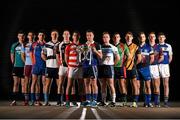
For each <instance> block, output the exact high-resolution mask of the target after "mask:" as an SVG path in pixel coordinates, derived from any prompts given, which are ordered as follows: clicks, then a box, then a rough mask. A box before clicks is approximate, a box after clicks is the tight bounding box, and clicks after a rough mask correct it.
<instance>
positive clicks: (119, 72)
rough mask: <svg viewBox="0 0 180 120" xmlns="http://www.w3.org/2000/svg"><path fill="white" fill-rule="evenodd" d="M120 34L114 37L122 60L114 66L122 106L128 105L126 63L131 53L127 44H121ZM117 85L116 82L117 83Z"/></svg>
mask: <svg viewBox="0 0 180 120" xmlns="http://www.w3.org/2000/svg"><path fill="white" fill-rule="evenodd" d="M120 39H121V37H120V34H119V33H115V34H114V35H113V43H114V45H115V46H116V47H117V49H118V54H119V56H120V60H119V61H118V62H117V64H115V65H114V72H115V75H114V78H115V80H118V82H119V91H120V93H121V96H122V97H121V101H122V106H124V105H126V104H127V84H126V68H125V61H126V60H128V59H129V56H130V52H129V49H128V47H127V45H126V44H123V43H122V42H120ZM115 83H116V81H115Z"/></svg>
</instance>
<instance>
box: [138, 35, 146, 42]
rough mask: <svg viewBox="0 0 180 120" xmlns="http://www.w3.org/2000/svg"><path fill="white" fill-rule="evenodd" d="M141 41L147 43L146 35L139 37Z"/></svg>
mask: <svg viewBox="0 0 180 120" xmlns="http://www.w3.org/2000/svg"><path fill="white" fill-rule="evenodd" d="M139 40H140V42H142V43H143V42H145V41H146V36H145V34H141V35H140V36H139Z"/></svg>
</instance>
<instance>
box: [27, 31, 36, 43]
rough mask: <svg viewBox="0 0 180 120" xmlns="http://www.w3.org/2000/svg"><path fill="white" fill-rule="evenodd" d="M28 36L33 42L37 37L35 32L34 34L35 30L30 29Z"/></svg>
mask: <svg viewBox="0 0 180 120" xmlns="http://www.w3.org/2000/svg"><path fill="white" fill-rule="evenodd" d="M27 38H28V40H29V41H31V42H33V41H34V39H35V34H34V32H33V31H29V32H28V35H27Z"/></svg>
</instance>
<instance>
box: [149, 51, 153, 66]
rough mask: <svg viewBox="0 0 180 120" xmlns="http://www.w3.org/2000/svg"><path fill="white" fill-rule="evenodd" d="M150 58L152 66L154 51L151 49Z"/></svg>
mask: <svg viewBox="0 0 180 120" xmlns="http://www.w3.org/2000/svg"><path fill="white" fill-rule="evenodd" d="M149 57H150V61H149V62H150V64H152V63H153V62H154V51H153V49H152V48H151V50H150V52H149Z"/></svg>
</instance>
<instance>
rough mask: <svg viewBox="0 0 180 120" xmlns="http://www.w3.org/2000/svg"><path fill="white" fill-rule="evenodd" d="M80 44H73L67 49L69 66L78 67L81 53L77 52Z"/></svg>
mask: <svg viewBox="0 0 180 120" xmlns="http://www.w3.org/2000/svg"><path fill="white" fill-rule="evenodd" d="M79 45H80V44H75V43H71V44H69V45H68V46H67V47H66V50H65V54H66V55H67V56H68V60H67V62H68V66H70V67H78V66H79V62H80V53H79V51H78V50H77V49H78V48H77V47H78V46H79Z"/></svg>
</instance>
